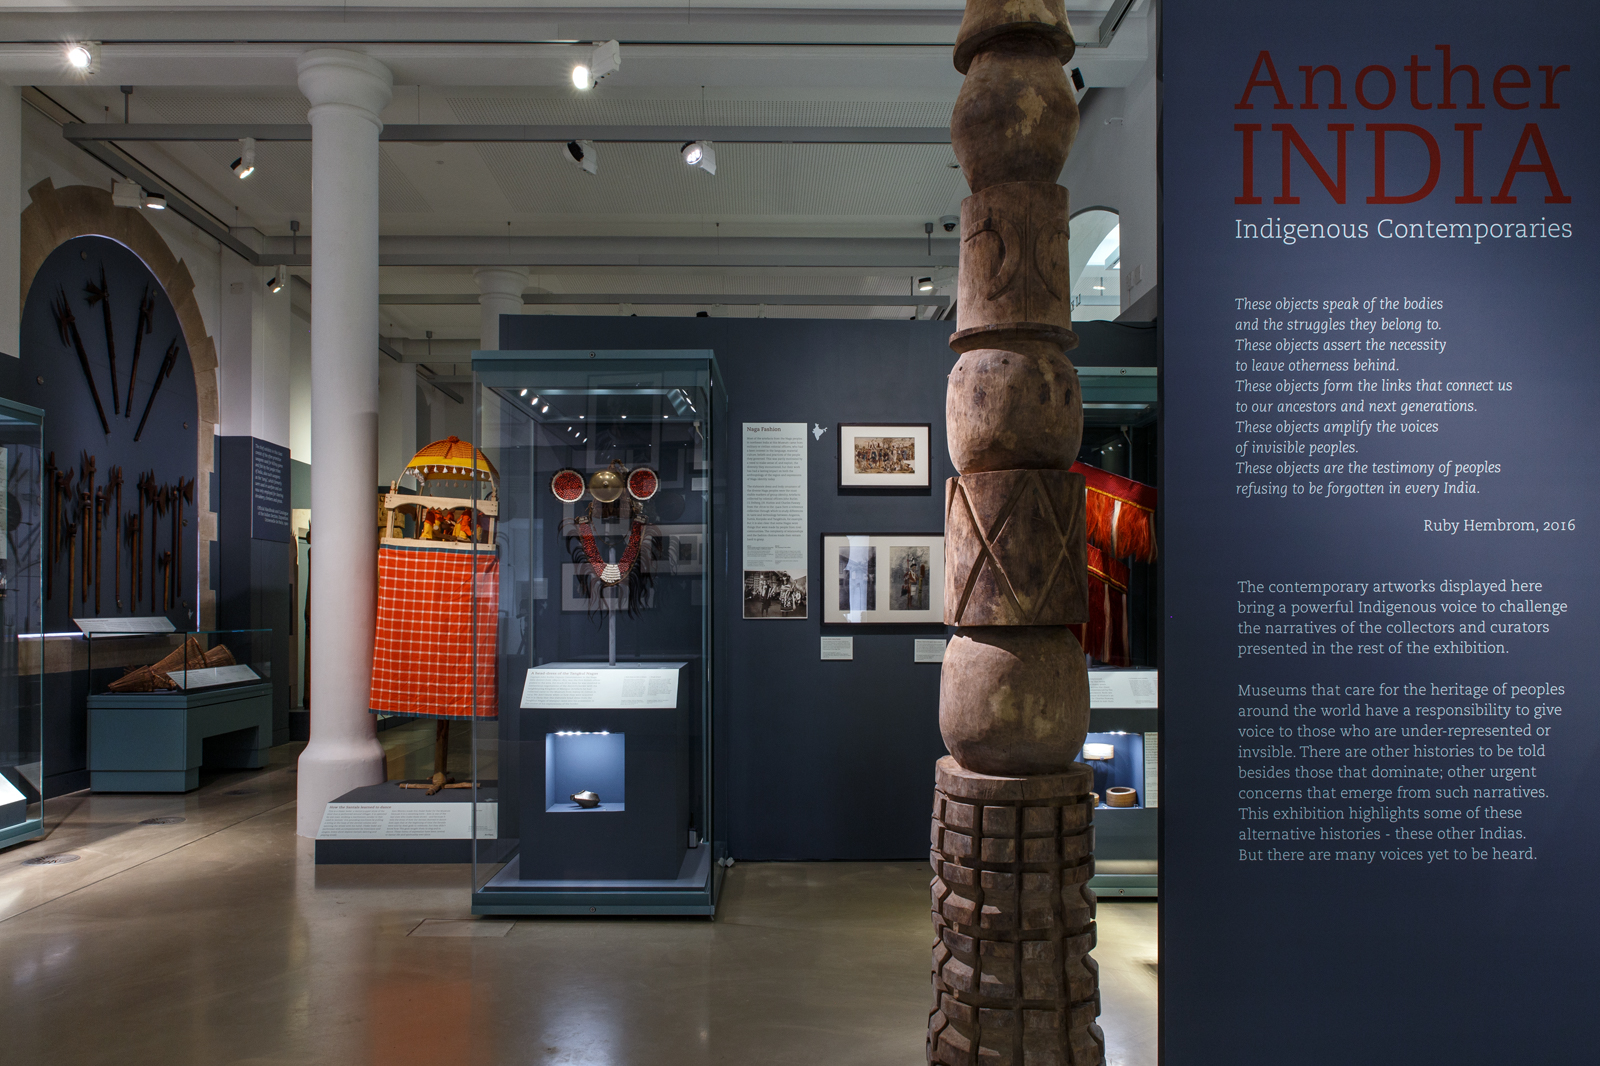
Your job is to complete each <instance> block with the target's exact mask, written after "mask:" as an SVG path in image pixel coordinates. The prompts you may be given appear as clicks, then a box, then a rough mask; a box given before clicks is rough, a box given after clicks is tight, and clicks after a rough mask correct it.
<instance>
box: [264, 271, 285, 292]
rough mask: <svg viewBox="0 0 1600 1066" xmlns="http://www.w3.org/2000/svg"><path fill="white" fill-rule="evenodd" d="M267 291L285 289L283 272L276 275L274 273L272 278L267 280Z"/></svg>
mask: <svg viewBox="0 0 1600 1066" xmlns="http://www.w3.org/2000/svg"><path fill="white" fill-rule="evenodd" d="M267 291H268V292H282V291H283V275H282V274H274V275H272V280H271V281H269V282H267Z"/></svg>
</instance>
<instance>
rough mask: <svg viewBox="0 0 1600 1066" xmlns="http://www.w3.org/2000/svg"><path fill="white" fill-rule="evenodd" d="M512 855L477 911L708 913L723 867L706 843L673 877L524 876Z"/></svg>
mask: <svg viewBox="0 0 1600 1066" xmlns="http://www.w3.org/2000/svg"><path fill="white" fill-rule="evenodd" d="M519 867H520V863H519V861H518V856H512V857H511V859H510V861H508V862H507V863H506V864H505V866H504V867H502V868H501V869H500V871H499V872H498V873H496V874H495V875H494V876H493V877H492V878H490V879H489V881H488V883H487V884H485V885H484V887H483V888H481V889H479V890H478V891H476V892H474V893H473V894H472V913H473V914H704V915H708V916H709V915H712V914H715V913H716V898H717V893H718V891H719V890H720V889H721V887H722V875H723V869H722V867H721V866H719V865H717V864H716V863H715V862H714V861H713V859H712V846H711V845H710V844H709V843H702V844H700V846H699V847H695V848H690V849H688V850H687V851H686V852H685V853H684V857H683V865H682V867H681V868H680V869H679V870H678V876H677V877H675V878H660V879H653V878H646V879H630V880H621V879H619V880H603V879H596V880H571V881H545V880H524V879H523V878H522V877H521V875H520V872H519Z"/></svg>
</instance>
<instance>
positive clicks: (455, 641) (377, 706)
mask: <svg viewBox="0 0 1600 1066" xmlns="http://www.w3.org/2000/svg"><path fill="white" fill-rule="evenodd" d="M474 561H476V568H477V572H478V576H477V585H478V597H477V600H478V602H477V612H478V633H477V641H478V654H477V660H478V661H477V663H476V664H475V663H474V662H473V654H472V650H473V649H472V641H473V633H472V612H473V602H472V600H473V597H472V572H473V568H474ZM499 613H500V562H499V560H498V559H497V558H496V557H495V554H494V552H493V550H489V551H483V550H480V551H478V552H477V553H476V554H473V553H472V552H470V551H462V550H460V549H453V548H445V547H421V546H412V545H406V546H400V545H394V544H384V545H382V546H381V547H379V548H378V640H377V645H376V647H375V648H374V649H373V656H372V701H371V707H372V711H373V712H374V713H378V712H380V711H381V712H382V713H384V714H400V715H406V716H408V717H412V718H470V717H472V704H473V692H472V679H473V676H474V674H476V676H477V678H478V692H477V715H478V717H480V718H493V717H495V716H496V713H497V711H496V708H497V706H498V700H497V696H498V692H497V689H496V686H495V662H494V655H495V647H496V644H497V628H498V622H499Z"/></svg>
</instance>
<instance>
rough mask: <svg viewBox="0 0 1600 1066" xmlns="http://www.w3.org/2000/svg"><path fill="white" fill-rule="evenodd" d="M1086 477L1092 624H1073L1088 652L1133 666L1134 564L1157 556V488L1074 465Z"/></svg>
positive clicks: (1089, 467)
mask: <svg viewBox="0 0 1600 1066" xmlns="http://www.w3.org/2000/svg"><path fill="white" fill-rule="evenodd" d="M1072 471H1073V473H1075V474H1082V475H1083V479H1084V482H1085V483H1086V488H1087V494H1088V502H1087V507H1086V508H1085V518H1086V521H1085V526H1086V531H1087V535H1088V540H1089V621H1088V623H1087V624H1085V625H1081V626H1073V627H1072V629H1073V632H1074V633H1076V634H1077V635H1078V641H1079V643H1081V644H1082V645H1083V650H1084V651H1086V652H1088V653H1089V654H1090V655H1092V656H1094V657H1095V658H1096V659H1098V660H1099V661H1101V662H1103V663H1106V664H1108V665H1110V666H1131V665H1132V660H1131V658H1130V642H1129V633H1128V566H1127V563H1125V562H1123V560H1125V559H1132V560H1134V561H1136V562H1141V563H1153V562H1155V558H1156V527H1155V520H1156V490H1155V488H1154V486H1151V485H1146V484H1143V483H1142V482H1138V481H1132V480H1130V479H1128V478H1125V477H1118V476H1117V475H1116V474H1110V473H1107V472H1106V471H1104V470H1101V469H1099V468H1098V467H1093V466H1085V465H1084V464H1083V463H1074V464H1072Z"/></svg>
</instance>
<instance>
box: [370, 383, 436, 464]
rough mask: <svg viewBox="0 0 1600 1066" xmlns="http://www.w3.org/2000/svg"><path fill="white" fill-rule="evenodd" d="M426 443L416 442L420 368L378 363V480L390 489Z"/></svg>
mask: <svg viewBox="0 0 1600 1066" xmlns="http://www.w3.org/2000/svg"><path fill="white" fill-rule="evenodd" d="M426 443H427V442H426V441H421V442H419V441H418V440H417V365H416V364H415V363H397V362H395V361H394V360H393V359H390V358H389V357H388V356H387V355H385V356H382V357H381V358H380V361H379V363H378V478H379V484H383V485H387V484H388V483H389V482H391V481H393V480H394V479H395V478H397V477H399V476H400V474H401V473H402V472H403V471H404V470H405V468H406V464H407V463H409V462H410V461H411V457H412V456H413V455H416V454H417V449H418V448H420V447H421V446H422V445H423V444H426Z"/></svg>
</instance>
